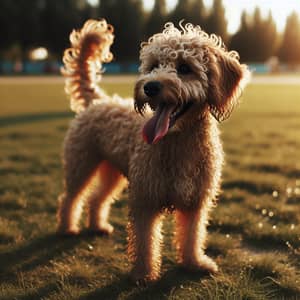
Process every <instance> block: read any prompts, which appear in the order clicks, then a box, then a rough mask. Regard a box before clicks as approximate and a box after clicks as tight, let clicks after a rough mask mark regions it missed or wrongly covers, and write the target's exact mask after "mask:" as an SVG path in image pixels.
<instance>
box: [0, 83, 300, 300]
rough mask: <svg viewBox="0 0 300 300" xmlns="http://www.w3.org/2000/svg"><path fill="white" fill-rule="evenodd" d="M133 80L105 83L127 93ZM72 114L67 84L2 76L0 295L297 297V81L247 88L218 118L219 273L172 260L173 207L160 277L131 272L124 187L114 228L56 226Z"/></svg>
mask: <svg viewBox="0 0 300 300" xmlns="http://www.w3.org/2000/svg"><path fill="white" fill-rule="evenodd" d="M132 86H133V84H125V83H124V84H106V85H105V89H106V90H107V91H108V92H110V93H114V92H119V93H120V94H121V95H123V96H129V95H131V90H132ZM71 118H72V113H70V112H69V109H68V102H67V99H66V97H65V95H64V92H63V85H62V84H39V83H38V82H37V83H36V84H33V83H30V84H27V85H25V84H22V85H18V84H9V85H4V84H0V141H1V147H0V153H1V155H0V299H7V300H8V299H30V300H31V299H49V300H50V299H57V300H62V299H66V300H69V299H99V300H102V299H206V300H207V299H208V300H209V299H230V300H231V299H300V155H299V153H300V151H299V149H300V86H297V85H293V86H292V85H291V86H288V85H281V86H276V85H251V86H249V87H248V88H247V90H246V91H245V92H244V95H243V101H242V105H240V107H239V108H238V109H237V110H236V111H235V112H234V114H233V116H232V118H231V119H230V120H228V121H227V122H225V123H224V124H221V129H222V134H223V141H224V148H225V152H226V166H225V167H224V172H223V192H222V194H221V196H220V199H219V203H218V206H217V208H216V209H215V210H214V211H213V213H212V220H211V222H210V226H209V241H208V253H209V254H210V255H211V256H213V257H214V258H215V259H216V261H217V262H218V264H219V266H220V269H221V271H220V273H219V274H217V275H215V276H206V277H203V276H202V275H199V274H190V273H187V272H185V271H183V270H181V269H180V268H178V267H177V265H176V260H175V251H174V247H173V245H172V235H171V232H172V227H173V222H172V218H171V216H169V217H168V218H167V222H166V223H165V226H164V231H165V244H164V251H163V273H162V278H161V280H159V281H158V282H157V283H155V284H153V285H150V286H148V287H137V286H135V285H134V284H132V283H131V282H130V280H129V278H128V275H127V272H128V270H129V267H130V266H129V264H128V261H127V257H126V229H125V228H126V220H127V204H126V193H124V195H123V197H122V198H123V199H125V201H118V202H116V203H115V204H114V208H113V211H112V217H111V219H112V220H111V221H112V223H113V225H114V227H115V232H114V234H113V236H111V237H97V236H90V235H88V234H85V233H83V234H82V235H80V236H79V237H76V238H62V237H58V236H56V235H55V227H56V218H55V214H56V208H57V201H56V199H57V195H58V194H59V193H60V192H61V190H62V171H61V160H60V153H61V147H62V146H61V145H62V140H63V137H64V134H65V132H66V129H67V127H68V123H69V121H70V120H71Z"/></svg>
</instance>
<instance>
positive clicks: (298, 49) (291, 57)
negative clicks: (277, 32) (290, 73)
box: [279, 12, 300, 66]
mask: <svg viewBox="0 0 300 300" xmlns="http://www.w3.org/2000/svg"><path fill="white" fill-rule="evenodd" d="M279 57H280V58H281V59H282V61H284V62H286V63H288V64H289V65H290V66H294V65H296V64H299V63H300V21H299V18H298V15H297V13H296V12H293V13H292V14H291V15H290V16H289V17H288V18H287V21H286V25H285V30H284V34H283V39H282V44H281V47H280V50H279Z"/></svg>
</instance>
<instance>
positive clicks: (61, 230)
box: [56, 227, 80, 236]
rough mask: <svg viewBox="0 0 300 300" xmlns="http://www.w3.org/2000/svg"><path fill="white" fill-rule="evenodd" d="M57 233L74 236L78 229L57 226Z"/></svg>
mask: <svg viewBox="0 0 300 300" xmlns="http://www.w3.org/2000/svg"><path fill="white" fill-rule="evenodd" d="M56 232H57V234H58V235H60V236H76V235H78V234H79V232H80V231H79V229H74V228H73V229H72V228H60V227H59V228H58V229H57V231H56Z"/></svg>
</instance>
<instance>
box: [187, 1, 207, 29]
mask: <svg viewBox="0 0 300 300" xmlns="http://www.w3.org/2000/svg"><path fill="white" fill-rule="evenodd" d="M189 22H191V23H192V24H194V25H199V26H200V27H201V28H202V29H205V27H206V25H205V23H206V10H205V6H204V3H203V0H194V1H193V2H192V3H191V5H190V15H189Z"/></svg>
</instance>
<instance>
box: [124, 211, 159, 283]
mask: <svg viewBox="0 0 300 300" xmlns="http://www.w3.org/2000/svg"><path fill="white" fill-rule="evenodd" d="M129 216H130V217H129V223H128V235H129V239H128V254H129V258H130V260H131V262H132V263H133V268H132V272H131V275H132V277H133V280H134V281H135V282H136V283H137V284H144V283H146V282H148V281H154V280H156V279H157V278H158V277H159V274H160V267H161V253H160V252H161V244H162V235H161V227H162V214H161V212H158V211H151V210H147V209H146V208H143V207H141V208H138V209H137V208H134V209H131V210H130V214H129Z"/></svg>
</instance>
